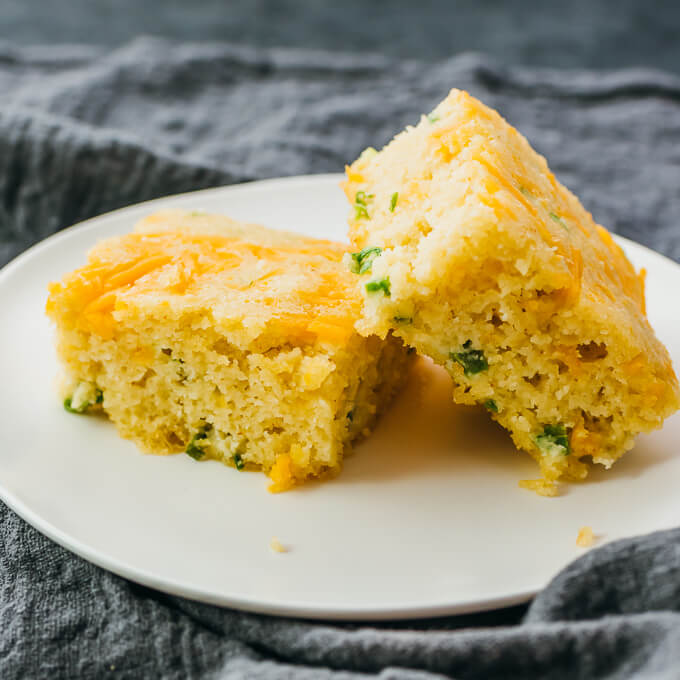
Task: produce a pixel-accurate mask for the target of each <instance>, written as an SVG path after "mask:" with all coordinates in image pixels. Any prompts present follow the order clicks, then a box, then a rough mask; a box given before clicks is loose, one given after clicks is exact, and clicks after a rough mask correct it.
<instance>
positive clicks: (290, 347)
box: [46, 212, 410, 491]
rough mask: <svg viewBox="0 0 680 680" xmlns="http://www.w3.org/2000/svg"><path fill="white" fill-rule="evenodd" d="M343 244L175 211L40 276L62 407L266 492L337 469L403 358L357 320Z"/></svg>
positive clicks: (394, 384)
mask: <svg viewBox="0 0 680 680" xmlns="http://www.w3.org/2000/svg"><path fill="white" fill-rule="evenodd" d="M346 250H347V247H346V246H343V245H342V244H339V243H333V242H330V241H322V240H316V239H312V238H305V237H302V236H298V235H295V234H290V233H285V232H279V231H274V230H270V229H266V228H265V227H261V226H258V225H252V224H242V223H238V222H235V221H233V220H231V219H229V218H227V217H222V216H217V215H208V214H204V213H184V212H162V213H157V214H154V215H151V216H150V217H147V218H146V219H145V220H143V221H142V222H141V223H140V224H139V225H137V227H136V229H135V231H134V232H133V233H130V234H127V235H125V236H120V237H116V238H111V239H108V240H106V241H103V242H102V243H99V244H98V245H97V246H96V247H95V248H94V249H93V250H92V251H90V253H89V256H88V260H87V264H86V265H85V266H84V267H82V268H80V269H77V270H76V271H74V272H72V273H70V274H68V275H66V276H65V277H64V278H63V280H62V281H61V282H59V283H52V284H51V285H50V286H49V297H48V301H47V306H46V311H47V314H48V315H49V317H50V318H51V319H52V320H53V321H54V322H55V323H56V327H57V339H58V345H57V348H58V354H59V357H60V359H61V362H62V364H63V368H64V371H65V374H66V376H65V381H64V395H63V396H64V397H65V402H64V405H65V407H66V408H67V410H70V411H73V412H78V413H83V412H89V411H95V410H103V411H104V412H105V413H106V414H107V415H108V416H109V418H110V419H111V420H112V421H113V422H114V423H115V424H116V426H117V427H118V430H119V432H120V434H121V435H122V436H123V437H127V438H130V439H132V440H134V441H135V442H136V443H137V444H138V445H139V446H140V447H141V448H142V449H144V450H146V451H149V452H152V453H158V454H169V453H175V452H180V451H186V453H188V454H189V455H190V456H192V457H193V458H195V459H196V460H203V459H209V458H213V459H217V460H220V461H222V462H224V463H226V464H228V465H232V466H234V467H236V468H237V469H238V470H242V469H244V468H258V469H262V470H263V471H265V472H266V473H267V474H269V476H270V477H271V479H272V481H273V484H272V486H271V487H270V488H271V489H272V490H273V491H281V490H285V489H287V488H289V487H291V486H293V485H294V484H296V483H299V482H302V481H304V480H305V479H308V478H311V477H322V476H326V475H329V474H333V473H335V472H337V471H338V470H339V469H340V467H341V463H342V459H343V455H344V453H345V452H346V451H347V450H348V448H349V444H350V442H351V441H352V440H354V439H356V438H357V437H359V436H360V435H362V434H366V432H367V428H369V427H370V425H371V424H372V422H373V421H374V419H375V418H376V415H377V414H378V412H379V411H380V410H381V408H383V407H384V406H385V404H387V403H388V402H389V400H390V397H391V396H392V395H393V393H394V392H395V391H396V389H397V388H398V386H399V384H400V382H401V381H402V379H403V376H404V374H405V373H406V371H405V368H406V364H407V363H408V362H409V361H410V357H409V356H408V352H407V351H406V349H405V348H404V347H403V345H402V343H401V341H400V340H398V339H396V338H393V337H388V338H386V339H380V338H378V337H377V336H370V337H363V336H361V335H359V333H358V332H357V331H356V330H355V329H354V323H355V321H356V318H357V316H358V314H359V309H360V306H361V298H360V295H359V293H358V292H357V291H356V287H355V282H354V277H353V275H352V274H350V273H349V272H347V270H346V268H345V267H344V266H343V265H342V257H343V254H344V253H345V252H346Z"/></svg>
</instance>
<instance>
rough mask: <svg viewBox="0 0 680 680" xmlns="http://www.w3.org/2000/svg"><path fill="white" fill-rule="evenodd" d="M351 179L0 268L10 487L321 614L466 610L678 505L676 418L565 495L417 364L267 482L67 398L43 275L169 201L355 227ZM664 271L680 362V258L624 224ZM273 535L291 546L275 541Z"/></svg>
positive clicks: (123, 543) (272, 602)
mask: <svg viewBox="0 0 680 680" xmlns="http://www.w3.org/2000/svg"><path fill="white" fill-rule="evenodd" d="M339 179H340V178H339V176H337V175H333V176H315V177H298V178H290V179H281V180H271V181H266V182H259V183H255V184H249V185H244V186H236V187H229V188H222V189H214V190H209V191H202V192H197V193H194V194H187V195H184V196H179V197H173V198H168V199H161V200H158V201H152V202H150V203H146V204H144V205H141V206H135V207H132V208H126V209H124V210H120V211H118V212H115V213H111V214H109V215H105V216H103V217H98V218H96V219H93V220H89V221H88V222H86V223H84V224H82V225H80V226H78V227H76V228H73V229H70V230H67V231H65V232H62V233H60V234H58V235H56V236H53V237H52V238H49V239H47V240H46V241H44V242H43V243H41V244H39V245H38V246H36V247H34V248H32V249H31V250H29V251H28V252H26V253H24V254H23V255H22V256H20V257H19V258H18V259H16V260H15V261H14V262H12V263H11V264H10V265H8V266H7V267H6V268H5V269H4V270H3V271H2V272H1V273H0V310H2V316H1V317H0V318H2V324H1V326H0V364H1V366H2V369H1V374H2V390H1V391H0V497H1V498H2V500H4V501H5V502H6V503H7V504H8V505H9V506H10V507H11V508H13V509H14V510H15V511H16V512H17V513H18V514H19V515H20V516H21V517H23V518H24V519H25V520H26V521H28V522H29V523H30V524H32V525H33V526H34V527H36V528H37V529H39V530H40V531H41V532H43V533H44V534H46V535H47V536H49V537H51V538H52V539H54V540H55V541H57V542H58V543H60V544H61V545H63V546H65V547H67V548H69V549H70V550H72V551H73V552H75V553H77V554H79V555H81V556H82V557H85V558H86V559H88V560H90V561H92V562H94V563H95V564H98V565H100V566H102V567H104V568H106V569H109V570H111V571H113V572H115V573H117V574H120V575H122V576H125V577H127V578H130V579H132V580H134V581H138V582H139V583H143V584H145V585H148V586H152V587H154V588H158V589H160V590H164V591H167V592H169V593H174V594H177V595H183V596H186V597H190V598H194V599H197V600H203V601H205V602H211V603H216V604H221V605H228V606H232V607H238V608H242V609H248V610H252V611H259V612H267V613H271V614H288V615H299V616H305V617H313V618H337V619H344V618H347V619H380V618H393V617H394V618H396V617H420V616H432V615H438V614H453V613H462V612H469V611H475V610H482V609H488V608H492V607H499V606H503V605H510V604H514V603H517V602H521V601H523V600H527V599H528V598H529V597H530V596H531V595H532V594H534V593H535V592H536V591H538V590H539V589H540V588H542V587H543V586H545V585H546V584H547V582H548V581H549V579H550V578H551V577H552V576H553V575H554V574H555V573H556V572H557V571H558V570H559V569H560V568H562V567H563V566H564V565H566V564H567V563H568V562H569V561H570V560H572V559H574V558H575V557H578V556H579V555H581V554H583V550H582V549H579V548H577V546H576V544H575V539H576V534H577V532H578V530H579V528H580V527H581V526H583V525H591V526H592V527H593V528H594V531H595V532H596V534H598V535H600V536H601V537H602V538H601V542H604V541H609V540H612V539H616V538H620V537H623V536H630V535H632V534H637V533H642V532H647V531H652V530H655V529H662V528H667V527H671V526H674V525H676V524H677V523H678V522H679V520H680V494H678V491H677V480H678V479H680V448H679V447H678V442H680V419H679V418H678V416H677V415H676V416H674V417H673V418H671V419H669V420H668V421H667V422H666V425H665V427H664V428H663V430H662V431H661V432H657V433H654V434H653V435H651V436H642V437H640V438H639V440H638V443H637V446H636V447H635V449H634V450H633V451H631V452H630V453H629V454H627V455H626V457H625V458H624V459H623V460H622V461H620V462H619V463H618V464H617V465H616V466H614V468H613V469H612V470H611V471H609V472H606V473H605V472H602V471H600V470H597V471H595V472H594V473H593V474H592V476H591V477H590V479H589V481H588V482H587V483H584V484H580V485H574V486H571V487H570V488H569V489H568V490H567V491H566V493H565V494H564V495H563V496H560V497H558V498H541V497H539V496H537V495H535V494H533V493H530V492H528V491H523V490H521V489H519V488H518V486H517V481H518V480H519V479H522V478H530V477H536V476H537V469H536V466H535V465H534V463H533V462H532V461H531V459H530V458H529V456H528V455H526V454H521V453H517V452H516V451H515V450H514V448H513V447H512V445H511V444H510V441H509V439H508V437H507V436H506V435H505V434H504V432H503V431H502V430H501V429H500V428H499V427H497V426H496V425H494V424H493V423H491V422H490V421H489V420H488V419H487V417H486V416H485V415H484V414H483V413H481V412H478V411H477V410H474V409H464V408H459V407H455V406H454V405H453V404H452V403H451V402H450V385H449V381H448V378H447V376H446V375H445V374H444V373H443V372H442V371H441V370H439V369H436V368H434V367H433V366H431V365H429V364H427V363H426V362H421V363H420V365H419V366H418V368H417V370H416V371H415V372H414V375H413V377H412V379H411V382H410V384H409V386H408V388H407V389H406V390H405V391H404V392H403V394H402V395H401V397H400V398H399V399H398V400H397V402H396V403H395V405H394V407H393V408H392V409H391V410H390V411H389V412H388V414H387V415H386V416H385V417H384V418H383V419H382V420H381V422H380V424H379V426H378V428H377V430H376V432H375V433H374V434H373V435H372V436H371V437H370V438H369V439H368V440H367V441H366V442H364V443H363V444H361V445H360V446H358V447H357V448H356V454H355V455H354V456H352V457H351V458H349V459H348V460H347V461H346V465H345V469H344V472H343V473H342V474H341V475H340V476H339V477H338V478H337V479H335V480H333V481H331V482H327V483H324V484H311V485H308V486H306V487H302V488H300V489H298V490H295V491H291V492H288V493H284V494H278V495H272V494H269V493H267V491H266V487H267V480H266V478H265V477H264V476H263V475H262V474H260V473H239V472H237V471H236V470H234V469H231V468H227V467H224V466H222V465H220V464H219V463H215V462H204V463H196V462H195V461H193V460H192V459H191V458H189V456H185V455H178V456H171V457H156V456H149V455H144V454H142V453H140V452H139V451H138V450H137V449H136V447H135V446H134V445H133V444H131V443H130V442H126V441H123V440H121V439H119V438H118V436H117V434H116V431H115V429H114V427H113V425H111V424H110V423H108V422H106V421H105V420H103V419H99V418H87V417H77V416H73V415H70V414H68V413H66V412H65V411H64V410H63V408H62V406H61V403H60V401H59V399H58V398H57V397H56V394H55V392H54V389H53V380H54V376H55V375H56V372H57V363H56V358H55V355H54V350H53V347H52V330H51V328H50V326H49V324H48V322H47V320H46V318H45V316H44V314H43V307H44V304H45V296H46V294H45V287H46V285H47V283H48V282H49V281H51V280H53V279H57V278H59V277H61V276H62V274H64V273H65V272H66V271H68V270H70V269H72V268H74V267H76V266H78V265H80V264H82V263H83V262H84V258H85V253H86V251H87V249H88V248H90V247H91V246H92V245H93V244H94V243H95V242H96V241H98V240H99V239H101V238H103V237H106V236H111V235H113V234H122V233H125V232H127V231H129V230H130V229H131V227H132V225H133V223H134V222H135V220H137V219H138V218H139V217H141V216H143V215H145V214H147V213H149V212H151V211H152V210H156V209H159V208H168V207H182V208H187V209H200V210H209V211H215V212H224V213H227V214H230V215H233V216H234V217H237V218H243V219H248V220H253V221H260V222H264V223H265V224H267V225H269V226H272V227H279V228H286V229H292V230H297V231H301V232H304V233H307V234H311V235H314V236H322V237H330V238H336V239H343V237H344V234H345V215H346V212H347V206H346V204H345V199H344V197H343V196H342V194H341V191H340V189H339V188H338V186H337V185H338V181H339ZM619 241H620V242H621V243H622V244H623V246H624V248H625V250H626V251H627V253H628V255H629V257H630V258H631V259H632V260H633V262H634V263H635V264H636V265H637V266H638V267H640V266H642V267H646V268H647V270H648V272H649V275H648V310H649V318H650V320H651V322H652V324H653V326H654V328H655V329H656V331H657V333H658V335H659V336H660V337H661V339H662V340H663V341H664V342H665V343H666V345H667V346H668V348H669V349H670V351H671V354H672V355H673V356H674V358H675V363H676V365H678V364H680V329H679V324H678V314H677V304H676V299H675V295H676V291H677V290H679V289H680V267H678V266H677V265H675V264H674V263H672V262H671V261H670V260H667V259H665V258H663V257H662V256H660V255H658V254H656V253H653V252H651V251H649V250H647V249H645V248H643V247H642V246H639V245H636V244H634V243H632V242H630V241H624V240H623V239H619ZM273 536H276V537H278V538H279V540H280V541H281V542H282V543H283V544H284V545H285V546H287V547H288V548H289V552H287V553H284V554H278V553H274V552H272V551H271V550H270V548H269V542H270V540H271V538H272V537H273Z"/></svg>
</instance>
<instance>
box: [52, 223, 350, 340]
mask: <svg viewBox="0 0 680 680" xmlns="http://www.w3.org/2000/svg"><path fill="white" fill-rule="evenodd" d="M193 221H194V218H193V217H192V215H191V214H177V213H172V214H170V215H168V214H165V213H162V214H160V215H158V216H151V217H150V218H147V220H146V221H145V222H144V223H143V225H142V227H143V228H142V229H141V230H139V231H138V232H137V233H132V234H128V235H126V236H122V237H119V238H114V239H110V240H108V241H105V242H103V243H100V244H99V245H97V246H96V247H95V248H94V249H93V250H92V251H91V252H90V254H89V257H88V263H87V264H86V265H85V266H84V267H81V268H80V269H77V270H76V271H74V272H72V273H71V274H69V275H67V276H66V277H65V278H64V279H63V281H61V282H59V283H53V284H51V285H50V287H49V293H50V294H49V298H48V301H47V312H48V313H49V314H53V315H54V314H57V313H58V312H59V311H61V312H62V313H65V315H66V316H67V317H69V318H70V319H71V321H72V323H73V325H74V326H75V327H76V328H79V329H81V330H85V331H87V332H92V333H96V334H98V335H101V336H103V337H111V336H112V335H113V334H114V333H115V327H116V318H117V315H120V314H124V313H125V310H126V309H128V308H130V307H135V306H139V305H144V304H148V302H149V301H150V300H153V302H154V304H156V305H157V304H159V303H160V304H163V303H167V304H171V305H180V306H181V307H182V308H183V309H185V310H186V311H191V310H198V309H204V310H207V311H209V312H210V313H211V314H212V315H213V316H215V317H217V320H227V321H228V320H230V319H245V318H255V319H257V320H259V321H260V322H262V323H264V324H265V325H268V326H273V327H276V328H277V329H278V330H280V332H281V333H284V334H286V335H289V336H291V339H296V340H298V341H301V342H314V341H316V340H319V341H323V342H329V343H332V344H341V343H343V342H345V341H346V340H347V338H348V337H349V336H350V335H351V334H352V333H353V332H354V330H353V324H354V321H355V319H356V317H357V314H358V310H359V306H360V297H359V294H358V293H357V292H356V289H355V285H354V280H353V276H352V274H350V273H349V272H348V271H346V269H345V267H344V266H343V265H342V263H341V260H342V256H343V254H344V253H345V251H346V248H345V247H344V246H343V245H341V244H338V243H333V242H331V241H322V240H317V239H311V238H305V237H301V236H293V235H290V234H285V233H282V232H273V231H271V230H266V229H264V228H262V227H253V228H252V229H244V225H237V227H234V228H232V223H229V224H225V223H224V220H223V219H222V218H219V217H214V218H212V221H211V218H210V217H209V216H204V215H200V216H199V221H200V222H201V228H200V229H195V228H194V229H192V228H191V223H192V222H193ZM154 229H155V231H154ZM245 234H249V235H251V236H252V238H248V237H247V236H245Z"/></svg>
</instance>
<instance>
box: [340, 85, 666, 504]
mask: <svg viewBox="0 0 680 680" xmlns="http://www.w3.org/2000/svg"><path fill="white" fill-rule="evenodd" d="M344 189H345V192H346V194H347V197H348V199H349V201H350V202H351V203H352V204H353V211H352V214H351V218H350V238H351V241H352V244H353V246H354V248H355V250H358V251H359V252H357V253H355V254H354V255H352V256H351V257H348V262H349V266H350V267H351V269H352V270H353V271H354V272H355V273H356V274H357V275H358V276H359V280H360V283H359V287H360V289H361V291H362V294H363V299H364V305H363V311H362V319H361V321H360V322H359V326H358V327H359V329H360V331H361V332H363V333H377V334H378V335H380V336H381V337H386V335H387V334H388V333H389V332H390V331H392V332H394V334H395V335H397V336H399V337H401V338H403V339H404V341H405V342H406V343H407V344H408V345H410V346H412V347H415V348H416V350H417V351H418V352H419V353H421V354H425V355H428V356H430V357H432V358H433V359H434V360H435V361H436V362H438V363H439V364H441V365H443V366H445V367H446V368H447V369H448V371H449V373H450V374H451V376H452V378H453V381H454V400H455V401H457V402H459V403H462V404H482V405H484V406H485V407H486V408H487V410H488V411H489V413H490V414H491V417H492V418H494V419H495V420H497V421H498V422H499V423H500V424H501V425H503V426H504V427H506V428H507V429H508V430H509V431H510V434H511V435H512V438H513V439H514V441H515V443H516V445H517V446H518V447H520V448H522V449H525V450H526V451H528V452H529V453H530V454H531V455H532V456H533V457H534V458H535V459H536V460H537V461H538V462H539V464H540V467H541V471H542V474H543V479H541V480H529V481H528V482H526V483H525V485H526V486H530V487H533V488H535V489H536V490H537V491H539V492H542V493H545V494H553V493H554V492H555V485H554V484H553V483H552V482H554V480H557V479H558V478H560V477H562V476H564V477H565V478H567V477H568V478H572V479H581V478H583V477H585V476H586V474H587V470H588V467H587V464H586V461H584V460H583V459H584V458H586V457H590V458H591V459H592V461H594V462H596V463H601V464H603V465H604V466H606V467H609V466H610V465H611V464H612V463H613V462H614V461H615V460H616V459H617V458H619V457H620V456H621V455H622V454H623V452H624V451H626V450H627V449H629V448H631V446H632V445H633V438H634V437H635V435H636V434H637V433H639V432H647V431H649V430H653V429H654V428H658V427H660V426H661V424H662V422H663V420H664V418H665V417H667V416H668V415H669V414H671V413H672V412H673V411H675V410H676V409H677V408H678V405H679V394H678V381H677V378H676V376H675V374H674V372H673V368H672V366H671V361H670V358H669V356H668V352H667V351H666V349H665V348H664V347H663V345H662V344H661V343H660V342H659V340H657V338H656V337H655V335H654V332H653V330H652V328H651V327H650V325H649V323H648V321H647V318H646V316H645V301H644V272H640V274H637V273H636V272H635V270H634V269H633V267H632V265H631V264H630V262H629V261H628V260H627V259H626V257H625V255H624V253H623V251H622V250H621V248H619V246H618V245H617V244H616V243H615V242H614V241H613V240H612V237H611V236H610V234H609V233H608V232H607V231H606V230H605V229H604V228H603V227H601V226H599V225H597V224H595V223H594V222H593V219H592V217H591V215H590V214H589V213H588V212H586V211H585V210H584V208H583V207H582V206H581V204H580V203H579V201H578V199H577V198H576V197H575V196H574V195H573V194H571V193H570V192H569V191H568V190H567V189H565V187H563V186H562V185H561V184H560V183H559V182H558V181H557V180H556V179H555V177H554V175H553V174H552V173H551V172H550V170H549V168H548V165H547V164H546V161H545V159H544V158H543V157H542V156H539V155H538V154H537V153H536V152H534V151H533V150H532V148H531V147H530V146H529V143H528V142H527V140H526V139H525V138H524V137H523V136H522V135H521V134H519V133H518V132H517V131H516V130H515V129H514V128H512V127H511V126H510V125H508V123H506V122H505V121H504V120H503V119H502V118H501V117H500V116H499V115H498V114H497V113H496V112H495V111H492V110H491V109H489V108H487V107H486V106H484V105H483V104H481V103H480V102H479V101H477V100H476V99H474V98H472V97H471V96H469V95H468V94H467V93H465V92H461V91H457V90H452V91H451V93H450V94H449V96H448V97H447V98H446V99H445V100H444V101H443V102H442V103H441V104H439V106H437V108H436V109H435V110H434V111H433V112H432V113H431V114H430V115H429V116H423V117H422V118H421V120H420V122H419V123H418V124H417V125H416V126H415V127H409V128H407V129H406V130H405V131H404V132H402V133H400V134H398V135H397V136H396V137H395V138H394V139H393V140H392V141H391V142H390V143H389V144H388V145H387V146H386V147H385V148H384V149H383V150H382V151H381V152H380V153H378V152H376V151H375V150H374V149H367V150H366V151H365V152H364V153H363V154H362V155H361V157H360V158H359V159H358V160H357V161H356V162H355V163H354V164H353V165H352V166H351V167H348V168H347V181H346V183H345V184H344Z"/></svg>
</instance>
